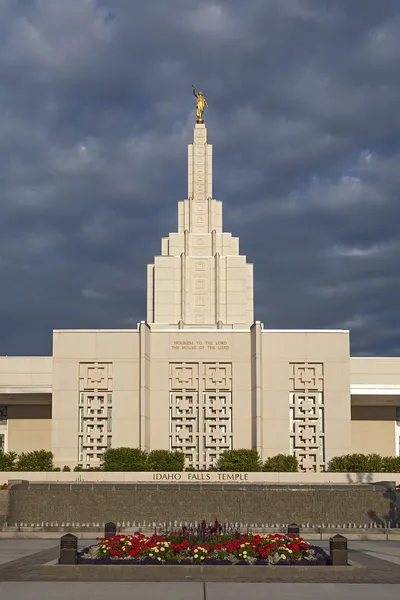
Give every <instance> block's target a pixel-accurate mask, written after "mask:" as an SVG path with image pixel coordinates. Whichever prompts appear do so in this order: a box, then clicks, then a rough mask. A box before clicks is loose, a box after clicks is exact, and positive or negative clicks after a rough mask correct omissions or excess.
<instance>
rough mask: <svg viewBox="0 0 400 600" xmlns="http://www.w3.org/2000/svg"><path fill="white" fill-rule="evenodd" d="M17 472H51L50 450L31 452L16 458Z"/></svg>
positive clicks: (51, 456) (51, 459) (51, 454)
mask: <svg viewBox="0 0 400 600" xmlns="http://www.w3.org/2000/svg"><path fill="white" fill-rule="evenodd" d="M15 468H16V470H17V471H52V470H53V453H52V452H50V450H33V451H32V452H23V453H22V454H20V455H19V456H18V459H17V464H16V467H15Z"/></svg>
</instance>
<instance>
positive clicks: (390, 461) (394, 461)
mask: <svg viewBox="0 0 400 600" xmlns="http://www.w3.org/2000/svg"><path fill="white" fill-rule="evenodd" d="M382 462H383V472H384V473H400V456H385V457H384V458H383V459H382Z"/></svg>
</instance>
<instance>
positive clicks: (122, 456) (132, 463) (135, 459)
mask: <svg viewBox="0 0 400 600" xmlns="http://www.w3.org/2000/svg"><path fill="white" fill-rule="evenodd" d="M103 469H104V471H147V452H146V451H145V450H141V449H140V448H110V449H109V450H106V452H105V453H104V457H103Z"/></svg>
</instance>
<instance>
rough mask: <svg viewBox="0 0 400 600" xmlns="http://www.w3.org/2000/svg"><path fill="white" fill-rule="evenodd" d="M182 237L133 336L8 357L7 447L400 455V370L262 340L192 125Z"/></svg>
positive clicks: (337, 349) (163, 261)
mask: <svg viewBox="0 0 400 600" xmlns="http://www.w3.org/2000/svg"><path fill="white" fill-rule="evenodd" d="M177 229H178V231H177V232H176V233H170V234H169V236H168V237H166V238H164V239H163V240H162V244H161V255H160V256H157V257H156V258H155V260H154V264H152V265H149V266H148V284H147V321H143V322H141V323H140V324H139V325H138V327H137V329H131V330H128V329H123V330H97V331H93V330H68V331H66V330H62V331H61V330H57V331H54V332H53V355H52V356H51V357H0V449H2V448H4V449H5V450H15V451H17V452H22V451H28V450H34V449H40V448H46V449H51V450H52V451H53V453H54V456H55V462H56V464H57V465H58V466H60V467H63V466H64V465H68V466H70V467H74V466H76V465H78V464H79V465H81V466H83V467H96V466H98V465H100V464H101V462H102V457H103V454H104V452H105V450H106V449H107V448H109V447H119V446H130V447H140V448H143V449H146V450H152V449H172V450H175V449H176V450H181V451H182V452H184V454H185V456H186V462H187V465H188V466H192V467H195V468H198V469H207V468H209V467H211V466H212V465H215V463H216V462H217V460H218V456H219V455H220V454H221V452H223V451H224V450H227V449H230V448H254V449H256V450H257V451H258V452H259V453H260V455H261V457H262V458H263V459H265V458H267V457H268V456H273V455H276V454H279V453H283V454H294V455H296V456H297V457H298V459H299V463H300V467H301V469H302V470H303V471H305V472H309V473H318V472H319V471H321V470H324V469H325V468H326V466H327V464H328V463H329V460H330V459H331V458H332V457H333V456H337V455H340V454H344V453H349V452H378V453H380V454H384V455H394V454H396V453H399V452H400V450H399V448H400V444H399V439H400V425H399V424H400V359H399V358H350V338H349V332H348V331H342V330H335V331H301V330H298V331H288V330H276V331H275V330H265V329H264V328H263V325H262V324H261V323H259V322H254V315H253V268H252V265H251V264H249V263H247V260H246V257H245V256H242V255H240V254H239V242H238V239H237V238H235V237H232V235H231V234H230V233H225V232H224V231H223V228H222V204H221V202H220V201H217V200H214V199H213V197H212V150H211V146H210V145H209V144H208V143H207V129H206V126H205V125H204V124H196V126H195V128H194V140H193V144H190V145H189V151H188V198H187V199H186V200H183V201H182V202H179V204H178V228H177Z"/></svg>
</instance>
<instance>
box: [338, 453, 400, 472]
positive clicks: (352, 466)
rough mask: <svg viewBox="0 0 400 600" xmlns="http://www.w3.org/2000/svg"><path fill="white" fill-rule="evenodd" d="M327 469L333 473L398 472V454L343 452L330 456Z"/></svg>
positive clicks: (399, 462)
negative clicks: (382, 454)
mask: <svg viewBox="0 0 400 600" xmlns="http://www.w3.org/2000/svg"><path fill="white" fill-rule="evenodd" d="M328 471H331V472H333V473H400V456H380V455H379V454H345V455H343V456H336V457H335V458H332V460H331V461H330V463H329V465H328Z"/></svg>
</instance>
